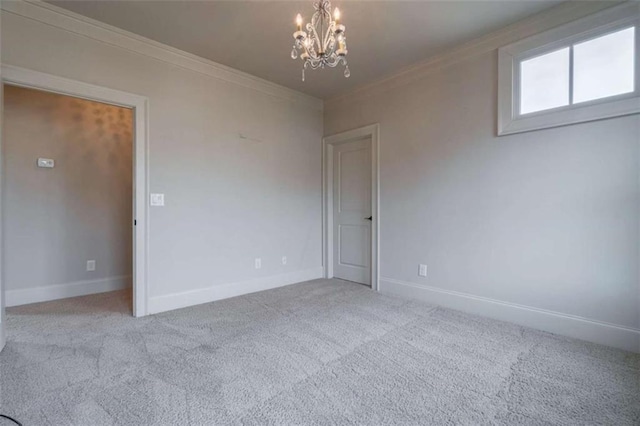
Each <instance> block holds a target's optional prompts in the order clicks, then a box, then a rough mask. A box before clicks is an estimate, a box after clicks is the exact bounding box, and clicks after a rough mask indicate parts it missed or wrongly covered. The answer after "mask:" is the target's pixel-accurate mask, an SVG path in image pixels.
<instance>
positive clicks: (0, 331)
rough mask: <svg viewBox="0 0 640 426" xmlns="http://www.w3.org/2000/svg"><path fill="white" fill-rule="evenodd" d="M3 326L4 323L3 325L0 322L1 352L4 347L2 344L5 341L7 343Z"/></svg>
mask: <svg viewBox="0 0 640 426" xmlns="http://www.w3.org/2000/svg"><path fill="white" fill-rule="evenodd" d="M5 327H6V325H3V324H2V323H0V352H2V349H4V345H5V343H7V336H6V335H5V330H4V329H5Z"/></svg>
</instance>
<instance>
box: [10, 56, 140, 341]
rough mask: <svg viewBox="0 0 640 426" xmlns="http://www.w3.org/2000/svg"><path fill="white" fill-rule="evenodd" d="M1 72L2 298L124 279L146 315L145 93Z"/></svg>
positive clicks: (69, 291)
mask: <svg viewBox="0 0 640 426" xmlns="http://www.w3.org/2000/svg"><path fill="white" fill-rule="evenodd" d="M2 80H3V88H4V107H5V111H4V113H5V121H4V134H3V136H4V137H3V146H2V149H1V152H2V170H1V171H2V173H1V174H2V178H3V182H2V194H1V195H2V196H1V200H2V211H3V217H2V225H3V226H2V228H3V229H2V281H1V282H0V284H1V288H0V291H1V292H2V295H3V298H2V300H3V302H4V304H5V305H6V306H16V305H23V304H28V303H35V302H40V301H47V300H56V299H63V298H67V297H74V296H80V295H87V294H94V293H102V292H105V291H111V290H116V289H120V288H123V289H126V288H131V289H132V292H131V295H132V298H131V301H130V302H129V303H130V308H129V309H128V311H129V312H131V313H132V314H133V315H134V316H136V317H140V316H144V315H146V313H147V291H146V253H147V243H146V241H147V223H148V221H147V208H146V202H145V201H146V198H147V193H148V190H147V187H146V182H147V179H146V170H147V168H146V147H147V139H146V138H147V130H146V126H147V116H146V114H147V100H146V98H144V97H141V96H138V95H132V94H129V93H125V92H120V91H117V90H113V89H107V88H103V87H99V86H94V85H89V84H86V83H81V82H77V81H74V80H68V79H65V78H61V77H57V76H52V75H49V74H43V73H39V72H35V71H30V70H26V69H22V68H17V67H8V66H3V67H2ZM3 308H4V306H3ZM0 325H1V326H2V327H3V328H4V327H5V321H2V323H1V324H0Z"/></svg>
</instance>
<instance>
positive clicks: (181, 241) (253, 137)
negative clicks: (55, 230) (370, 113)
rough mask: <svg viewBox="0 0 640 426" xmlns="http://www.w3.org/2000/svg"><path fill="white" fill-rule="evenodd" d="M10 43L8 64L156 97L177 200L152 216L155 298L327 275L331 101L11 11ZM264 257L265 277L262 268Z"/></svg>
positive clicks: (162, 173)
mask: <svg viewBox="0 0 640 426" xmlns="http://www.w3.org/2000/svg"><path fill="white" fill-rule="evenodd" d="M24 7H25V8H31V9H32V8H33V7H36V6H29V5H24ZM56 19H62V18H60V17H56ZM74 25H75V26H76V27H77V26H81V25H80V24H77V23H75V22H74ZM92 31H94V32H96V33H104V32H105V30H102V29H98V28H92ZM2 39H3V60H4V62H5V63H7V64H10V65H13V66H18V67H24V68H28V69H31V70H36V71H41V72H46V73H49V74H54V75H57V76H61V77H66V78H70V79H73V80H78V81H84V82H87V83H91V84H96V85H99V86H104V87H108V88H112V89H118V90H122V91H125V92H129V93H134V94H138V95H142V96H145V97H147V98H148V100H149V147H148V148H149V152H148V172H149V179H148V184H149V189H150V192H158V193H164V194H165V204H166V205H165V207H153V208H150V211H149V222H148V225H149V234H148V237H149V245H148V274H147V281H148V292H149V295H150V297H151V299H154V298H159V297H163V296H169V295H171V296H170V297H173V295H175V294H177V293H183V294H184V293H186V292H191V291H197V290H202V289H215V288H216V287H218V286H221V285H227V284H228V285H231V286H233V285H235V284H236V283H239V282H245V281H249V280H255V279H261V278H267V277H277V276H280V275H281V274H287V273H293V272H298V271H308V270H313V271H317V270H319V267H320V266H321V264H322V259H321V246H322V244H321V199H322V197H321V169H320V157H321V144H320V141H321V137H322V111H321V106H320V103H318V102H315V100H314V102H301V101H300V102H299V101H298V100H297V98H296V97H294V96H290V97H289V98H286V97H285V96H274V95H272V94H269V93H266V92H267V91H268V90H264V89H256V88H253V87H252V86H256V85H255V84H253V83H251V82H248V83H247V84H244V85H242V84H235V83H230V82H229V81H225V80H223V79H219V78H213V77H211V76H208V75H205V74H203V73H200V72H196V71H191V70H188V69H185V68H182V67H180V66H176V65H174V64H171V63H168V62H165V61H162V60H158V59H154V58H152V57H150V56H148V55H143V54H139V53H135V52H132V51H131V50H128V49H125V48H120V47H116V46H113V45H110V44H108V43H103V42H100V41H97V40H94V39H92V38H90V37H86V36H82V35H79V34H75V33H73V32H71V31H67V30H65V29H62V28H58V27H55V26H52V25H47V24H45V23H42V22H39V21H37V20H34V19H29V18H26V17H23V16H20V15H19V14H16V13H12V12H7V11H6V10H5V11H4V13H3V15H2ZM131 43H133V42H131ZM175 56H179V55H177V54H176V55H175ZM239 79H240V78H238V80H239ZM296 96H297V95H296ZM239 133H243V134H244V135H246V136H247V137H248V138H249V139H242V138H240V137H239ZM282 256H287V257H288V262H287V264H286V265H282V264H281V261H280V260H281V257H282ZM256 257H261V258H262V269H254V258H256Z"/></svg>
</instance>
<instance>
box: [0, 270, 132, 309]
mask: <svg viewBox="0 0 640 426" xmlns="http://www.w3.org/2000/svg"><path fill="white" fill-rule="evenodd" d="M130 286H131V276H130V275H129V276H121V277H110V278H101V279H97V280H89V281H76V282H72V283H66V284H56V285H50V286H43V287H34V288H25V289H21V290H7V291H6V293H5V297H6V306H19V305H27V304H29V303H38V302H47V301H49V300H57V299H65V298H67V297H76V296H86V295H88V294H94V293H104V292H105V291H114V290H121V289H123V288H127V287H130Z"/></svg>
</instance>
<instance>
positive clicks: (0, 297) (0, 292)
mask: <svg viewBox="0 0 640 426" xmlns="http://www.w3.org/2000/svg"><path fill="white" fill-rule="evenodd" d="M2 56H3V55H2V9H1V8H0V65H2ZM1 68H2V67H1V66H0V81H2V71H1ZM2 86H3V85H2V84H0V129H2V128H3V125H4V123H3V121H2V120H3V117H4V114H3V111H2V109H3V106H4V92H3V87H2ZM2 160H3V157H2V132H1V131H0V188H2V171H3V170H4V168H3V167H2ZM3 207H4V206H3V204H2V199H1V197H0V223H1V222H2V209H3ZM2 237H3V234H2V227H1V226H0V240H2ZM1 246H2V244H0V351H1V350H2V349H3V348H4V345H5V343H6V322H5V320H4V315H5V312H4V304H5V301H4V292H5V291H4V283H3V281H4V262H3V259H4V250H2V247H1Z"/></svg>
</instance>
